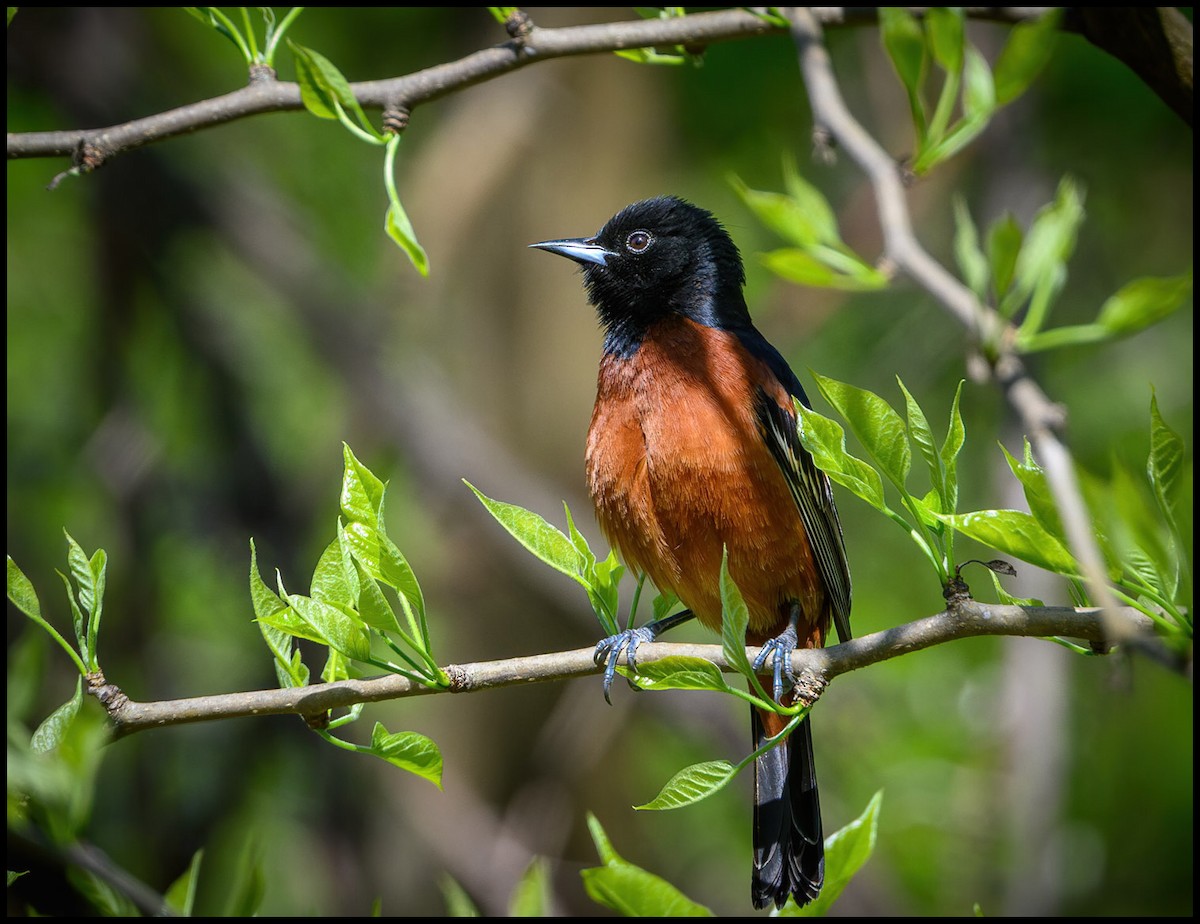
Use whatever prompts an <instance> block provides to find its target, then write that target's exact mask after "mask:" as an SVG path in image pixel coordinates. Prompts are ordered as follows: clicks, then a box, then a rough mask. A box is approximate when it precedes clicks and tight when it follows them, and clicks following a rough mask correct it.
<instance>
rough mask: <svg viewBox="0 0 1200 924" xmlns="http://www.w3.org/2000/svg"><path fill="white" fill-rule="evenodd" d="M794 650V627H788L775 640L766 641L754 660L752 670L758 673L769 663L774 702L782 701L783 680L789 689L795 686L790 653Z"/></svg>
mask: <svg viewBox="0 0 1200 924" xmlns="http://www.w3.org/2000/svg"><path fill="white" fill-rule="evenodd" d="M795 650H796V627H795V626H788V627H787V628H786V629H784V630H783V632H782V633H781V634H780V635H777V636H775V638H772V639H767V641H766V643H765V644H764V645H763V646H762V651H760V652H759V653H758V656H757V657H756V658H755V659H754V664H753V667H754V670H755V671H758V670H759V669H760V668H761V667H762V666H763V665H764V664H766V663H767V662H768V661H770V662H771V667H772V673H773V675H774V685H773V687H772V691H771V692H772V693H774V694H775V702H777V703H778V702H782V701H783V680H784V678H785V677H786V678H787V685H788V688H789V689H790V688H791V687H793V686H795V685H796V674H795V672H794V671H793V670H792V652H793V651H795Z"/></svg>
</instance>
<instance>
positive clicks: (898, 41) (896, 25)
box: [879, 6, 927, 147]
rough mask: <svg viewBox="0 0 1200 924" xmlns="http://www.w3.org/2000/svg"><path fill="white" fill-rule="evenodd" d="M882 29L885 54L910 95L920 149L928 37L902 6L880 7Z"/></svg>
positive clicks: (922, 133) (909, 102)
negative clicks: (922, 92) (926, 37)
mask: <svg viewBox="0 0 1200 924" xmlns="http://www.w3.org/2000/svg"><path fill="white" fill-rule="evenodd" d="M879 26H880V33H881V35H882V38H883V48H884V51H886V52H887V55H888V58H890V59H891V62H892V66H893V67H894V68H895V69H896V74H897V75H898V76H899V77H900V82H901V83H902V84H903V85H904V89H905V92H906V93H907V94H908V105H909V108H910V109H911V110H912V117H913V127H914V128H915V129H916V132H917V142H918V147H920V146H921V145H922V144H923V143H924V139H925V129H926V121H925V106H924V103H923V102H922V100H921V85H922V83H923V82H924V80H925V68H926V61H927V54H926V50H925V34H924V32H922V30H921V26H920V24H919V23H918V22H917V20H916V18H915V17H914V16H913V15H912V14H911V13H909V12H908V11H907V10H905V9H902V8H900V7H888V6H884V7H879Z"/></svg>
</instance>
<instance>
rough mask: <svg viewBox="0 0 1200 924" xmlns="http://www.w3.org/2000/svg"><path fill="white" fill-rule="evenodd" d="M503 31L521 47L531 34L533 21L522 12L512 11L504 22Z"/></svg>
mask: <svg viewBox="0 0 1200 924" xmlns="http://www.w3.org/2000/svg"><path fill="white" fill-rule="evenodd" d="M504 31H505V32H507V33H508V36H509V38H511V39H512V40H513V41H514V42H516V43H517V44H518V45H523V44H524V43H525V40H526V39H527V38H529V36H530V34H531V33H532V32H533V19H531V18H530V16H529V14H528V13H526V12H525V11H524V10H513V11H512V12H511V13H509V14H508V18H507V19H506V20H504Z"/></svg>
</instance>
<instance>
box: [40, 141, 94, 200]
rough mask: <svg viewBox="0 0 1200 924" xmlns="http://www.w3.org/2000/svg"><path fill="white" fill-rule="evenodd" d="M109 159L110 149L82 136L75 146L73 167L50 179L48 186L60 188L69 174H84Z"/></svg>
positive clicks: (51, 188)
mask: <svg viewBox="0 0 1200 924" xmlns="http://www.w3.org/2000/svg"><path fill="white" fill-rule="evenodd" d="M107 159H108V151H106V150H105V149H104V148H102V147H101V146H100V145H98V144H95V143H94V142H91V141H88V140H87V139H86V138H81V139H80V140H79V144H77V145H76V146H75V152H74V154H72V156H71V168H70V169H69V170H64V171H63V172H62V173H60V174H58V175H57V176H56V177H55V178H54V179H52V180H51V181H50V184H49V185H48V186H47V187H46V188H47V189H49V190H54V189H57V188H58V184H59V183H61V182H62V181H63V180H65V179H66V178H67V177H69V176H82V175H83V174H85V173H91V172H92V171H93V170H95V169H96V168H97V167H103V166H104V162H105V161H106V160H107Z"/></svg>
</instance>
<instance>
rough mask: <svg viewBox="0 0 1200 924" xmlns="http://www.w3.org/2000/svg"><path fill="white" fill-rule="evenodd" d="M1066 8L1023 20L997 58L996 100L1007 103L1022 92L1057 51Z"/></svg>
mask: <svg viewBox="0 0 1200 924" xmlns="http://www.w3.org/2000/svg"><path fill="white" fill-rule="evenodd" d="M1061 20H1062V10H1059V9H1051V10H1050V11H1049V12H1047V13H1045V14H1044V15H1042V16H1040V17H1038V19H1036V20H1035V21H1033V22H1025V23H1019V24H1017V25H1016V26H1014V27H1013V29H1012V31H1011V32H1010V33H1009V36H1008V41H1007V42H1006V43H1005V45H1004V48H1003V49H1002V50H1001V52H1000V57H999V58H997V59H996V69H995V77H996V101H997V103H998V104H999V105H1001V106H1006V105H1008V104H1009V103H1011V102H1012V101H1013V100H1014V99H1016V98H1017V97H1018V96H1020V95H1021V94H1022V93H1024V92H1025V90H1026V89H1027V88H1028V87H1029V85H1030V84H1031V83H1033V81H1034V79H1035V78H1036V77H1037V75H1038V74H1039V73H1041V71H1042V69H1043V68H1044V67H1045V66H1046V64H1047V63H1048V62H1049V61H1050V59H1051V58H1052V57H1053V55H1054V46H1055V44H1056V43H1057V42H1058V25H1059V22H1060V21H1061Z"/></svg>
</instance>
